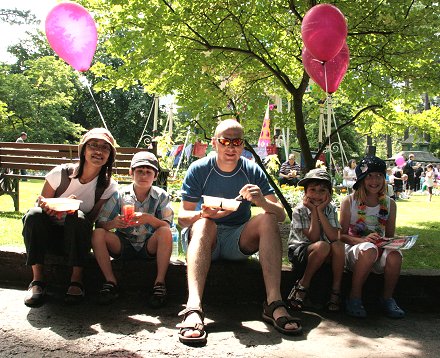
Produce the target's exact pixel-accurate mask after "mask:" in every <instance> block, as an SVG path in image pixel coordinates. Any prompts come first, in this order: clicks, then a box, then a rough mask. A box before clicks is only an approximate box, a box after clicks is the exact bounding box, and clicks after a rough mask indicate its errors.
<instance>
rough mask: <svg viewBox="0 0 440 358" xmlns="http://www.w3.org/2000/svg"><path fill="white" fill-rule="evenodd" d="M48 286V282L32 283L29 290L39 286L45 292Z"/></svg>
mask: <svg viewBox="0 0 440 358" xmlns="http://www.w3.org/2000/svg"><path fill="white" fill-rule="evenodd" d="M46 285H47V284H46V282H43V281H32V282H31V283H30V284H29V286H28V290H29V289H31V288H32V287H34V286H39V287H41V289H43V290H44V289H45V288H46Z"/></svg>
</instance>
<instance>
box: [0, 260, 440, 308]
mask: <svg viewBox="0 0 440 358" xmlns="http://www.w3.org/2000/svg"><path fill="white" fill-rule="evenodd" d="M25 259H26V254H25V253H21V252H11V251H0V282H3V283H7V284H9V285H15V286H18V287H23V288H25V287H26V286H27V285H28V284H29V282H30V281H31V279H32V274H31V270H30V268H29V267H26V265H25V262H26V261H25ZM47 261H48V262H49V263H48V264H47V265H45V272H46V279H47V282H48V283H49V284H50V285H51V286H52V287H54V288H56V289H58V288H59V289H61V287H62V289H63V290H64V289H65V287H66V285H67V283H68V282H69V277H70V268H69V267H68V266H66V265H65V264H64V262H65V261H64V259H63V258H62V257H57V256H48V257H47ZM112 265H113V268H114V272H115V274H116V276H117V277H118V280H119V283H120V286H121V289H122V290H126V291H145V292H147V291H148V290H149V289H150V288H151V286H152V284H153V280H154V278H155V275H156V264H155V262H146V261H140V260H135V261H112ZM296 276H297V275H296V273H295V272H294V271H292V270H291V268H290V267H283V268H282V276H281V292H282V294H283V297H284V298H285V297H287V295H288V293H289V291H290V289H291V287H292V285H293V283H294V282H295V281H296V279H297V277H296ZM350 280H351V273H349V272H347V273H344V277H343V285H342V294H343V297H344V295H346V294H347V293H348V292H349V289H350ZM102 282H103V276H102V274H101V272H100V270H99V267H98V265H97V263H96V261H95V259H94V257H93V256H91V257H90V259H89V260H88V261H87V264H86V265H85V268H84V284H85V287H86V290H87V291H88V292H89V293H90V294H95V293H96V292H97V291H98V290H99V288H100V287H101V285H102ZM330 282H331V270H330V267H329V266H324V267H323V268H321V270H320V271H318V272H317V274H316V275H315V277H314V279H313V281H312V285H311V287H310V290H309V298H310V300H311V302H310V304H311V305H312V306H313V307H315V308H320V307H322V306H323V305H324V304H325V302H327V300H328V294H329V292H330ZM382 286H383V276H382V275H375V274H371V275H370V276H369V278H368V280H367V282H366V284H365V288H364V302H365V304H366V305H375V304H376V302H377V298H378V297H379V296H380V293H381V291H382ZM167 288H168V291H169V294H170V295H173V296H175V298H176V299H180V300H181V301H182V303H184V302H185V301H186V297H187V283H186V265H185V263H183V262H176V263H171V264H170V267H169V270H168V274H167ZM439 296H440V270H404V271H402V273H401V277H400V280H399V283H398V286H397V288H396V292H395V298H396V300H397V301H398V302H399V304H400V305H402V307H406V306H411V307H414V308H415V309H420V310H428V309H429V310H432V309H437V310H438V309H439V308H438V304H437V303H438V297H439ZM264 299H265V287H264V281H263V276H262V271H261V267H260V264H259V262H258V261H257V260H255V259H250V260H247V261H245V262H215V263H213V264H212V266H211V269H210V272H209V274H208V279H207V283H206V288H205V295H204V301H206V302H209V301H211V302H215V301H217V300H222V302H225V303H228V302H231V303H233V302H234V301H235V302H236V301H238V300H239V301H241V302H263V301H264Z"/></svg>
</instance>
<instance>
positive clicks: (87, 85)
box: [78, 73, 108, 130]
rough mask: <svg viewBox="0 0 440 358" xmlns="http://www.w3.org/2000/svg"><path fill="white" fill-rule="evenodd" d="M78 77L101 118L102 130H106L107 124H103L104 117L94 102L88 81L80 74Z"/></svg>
mask: <svg viewBox="0 0 440 358" xmlns="http://www.w3.org/2000/svg"><path fill="white" fill-rule="evenodd" d="M78 77H79V81H80V82H81V83H82V84H84V85H85V86H86V87H87V89H88V90H89V93H90V96H91V97H92V100H93V102H94V103H95V106H96V109H97V110H98V113H99V117H100V118H101V121H102V124H103V125H104V128H105V129H107V130H108V128H107V124H106V123H105V120H104V117H103V115H102V113H101V110H100V109H99V106H98V103H97V102H96V100H95V97H94V96H93V92H92V89H91V87H90V85H89V81H87V78H86V77H84V76H82V75H81V74H80V73H78Z"/></svg>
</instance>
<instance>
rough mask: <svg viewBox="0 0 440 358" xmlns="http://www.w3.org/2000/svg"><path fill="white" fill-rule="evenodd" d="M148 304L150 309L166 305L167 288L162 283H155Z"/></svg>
mask: <svg viewBox="0 0 440 358" xmlns="http://www.w3.org/2000/svg"><path fill="white" fill-rule="evenodd" d="M148 302H149V304H150V306H151V307H152V308H160V307H162V306H164V305H165V304H166V303H167V288H166V286H165V284H164V283H162V282H156V283H155V284H154V287H153V290H152V291H151V295H150V299H149V301H148Z"/></svg>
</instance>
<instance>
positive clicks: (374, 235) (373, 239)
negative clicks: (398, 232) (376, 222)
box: [364, 232, 382, 244]
mask: <svg viewBox="0 0 440 358" xmlns="http://www.w3.org/2000/svg"><path fill="white" fill-rule="evenodd" d="M364 239H365V241H367V242H371V243H373V244H374V243H376V241H378V240H381V239H382V236H380V235H379V234H378V233H377V232H371V233H369V234H368V235H367V236H365V237H364Z"/></svg>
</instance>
